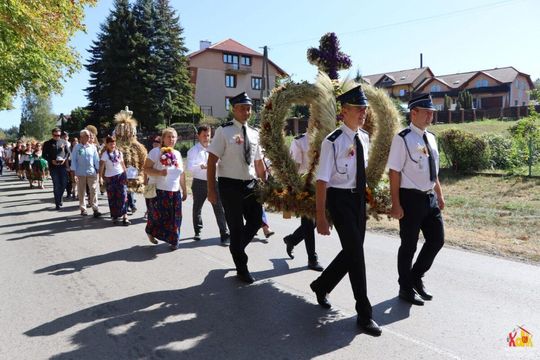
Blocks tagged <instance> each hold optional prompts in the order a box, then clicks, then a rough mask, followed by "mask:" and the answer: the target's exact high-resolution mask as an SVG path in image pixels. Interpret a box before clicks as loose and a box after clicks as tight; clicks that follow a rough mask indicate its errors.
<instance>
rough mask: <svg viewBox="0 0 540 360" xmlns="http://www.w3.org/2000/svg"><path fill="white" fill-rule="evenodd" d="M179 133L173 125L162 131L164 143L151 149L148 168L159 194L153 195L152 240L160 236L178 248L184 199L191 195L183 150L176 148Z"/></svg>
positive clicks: (149, 225)
mask: <svg viewBox="0 0 540 360" xmlns="http://www.w3.org/2000/svg"><path fill="white" fill-rule="evenodd" d="M177 139H178V135H177V133H176V130H174V129H173V128H166V129H165V130H163V132H162V134H161V145H162V147H156V148H154V149H152V150H151V151H150V152H149V153H148V157H147V158H146V161H145V163H144V172H145V174H147V175H149V184H154V185H155V186H156V197H154V198H152V199H150V201H149V207H148V220H147V222H146V234H147V236H148V239H149V240H150V242H151V243H153V244H157V241H156V239H158V240H162V241H165V242H167V243H169V244H170V247H171V250H176V249H177V247H178V241H179V240H180V225H181V224H182V201H184V200H186V199H187V191H186V178H185V174H184V166H183V163H182V156H181V155H180V152H178V151H177V150H174V145H175V144H176V140H177Z"/></svg>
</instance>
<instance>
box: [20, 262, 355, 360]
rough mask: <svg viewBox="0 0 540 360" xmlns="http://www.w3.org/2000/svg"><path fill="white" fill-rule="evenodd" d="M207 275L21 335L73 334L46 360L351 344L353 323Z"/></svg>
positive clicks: (300, 352) (260, 352)
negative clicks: (190, 283) (199, 281)
mask: <svg viewBox="0 0 540 360" xmlns="http://www.w3.org/2000/svg"><path fill="white" fill-rule="evenodd" d="M227 272H228V270H212V271H210V272H209V273H208V275H207V276H206V278H205V279H204V281H203V283H202V284H200V285H196V286H193V287H189V288H185V289H179V290H167V291H157V292H151V293H145V294H140V295H135V296H131V297H127V298H124V299H120V300H116V301H110V302H106V303H103V304H99V305H96V306H92V307H89V308H87V309H84V310H81V311H78V312H75V313H72V314H69V315H66V316H63V317H60V318H57V319H55V320H52V321H51V322H48V323H45V324H42V325H39V326H37V327H35V328H33V329H30V330H28V331H26V332H25V335H27V336H31V337H37V336H44V337H45V336H52V335H55V334H58V333H60V332H63V331H75V330H73V328H74V327H77V328H79V327H81V326H84V328H83V329H81V330H77V331H75V334H74V335H73V336H72V337H71V338H70V340H71V342H72V344H73V345H74V346H76V348H75V349H73V350H69V351H67V352H64V353H60V354H56V355H54V356H52V357H51V359H82V360H85V359H92V360H94V359H135V358H159V359H179V358H184V359H211V358H223V359H250V360H251V359H286V358H290V359H300V360H303V359H306V360H307V359H312V358H314V357H316V356H320V355H324V354H328V353H330V352H332V351H335V350H338V349H340V348H343V347H345V346H347V345H349V344H350V343H351V341H352V340H353V339H354V338H355V337H356V335H357V334H358V332H357V331H356V327H355V320H354V319H353V318H343V316H342V315H340V314H339V313H338V312H335V311H324V310H322V309H321V308H320V307H319V306H318V305H316V304H313V303H307V302H306V300H305V299H304V298H302V297H299V296H296V295H293V294H290V293H287V292H285V291H283V290H280V289H278V288H276V287H275V286H274V285H273V283H272V282H271V281H266V282H259V283H255V284H253V285H250V286H240V285H239V283H238V282H237V281H236V280H235V279H234V278H231V277H227V278H225V275H226V273H227Z"/></svg>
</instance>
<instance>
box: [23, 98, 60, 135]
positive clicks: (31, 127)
mask: <svg viewBox="0 0 540 360" xmlns="http://www.w3.org/2000/svg"><path fill="white" fill-rule="evenodd" d="M51 107H52V106H51V99H50V97H49V96H47V95H41V94H32V93H30V94H28V95H26V97H25V98H24V100H23V105H22V112H21V125H20V127H19V134H20V135H21V136H27V137H33V138H36V139H38V140H45V139H46V138H47V137H48V136H49V135H50V133H51V130H52V129H53V128H54V126H55V124H56V116H55V115H54V114H53V113H52V112H51Z"/></svg>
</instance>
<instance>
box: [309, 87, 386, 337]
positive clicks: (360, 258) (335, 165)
mask: <svg viewBox="0 0 540 360" xmlns="http://www.w3.org/2000/svg"><path fill="white" fill-rule="evenodd" d="M337 101H339V102H340V103H341V112H342V115H343V125H342V126H340V127H339V128H338V129H336V130H335V131H334V132H332V133H331V134H330V135H328V136H327V137H326V139H325V140H324V141H323V143H322V145H321V155H320V160H319V162H320V164H319V171H318V173H317V185H316V206H317V209H316V211H317V219H316V223H317V231H318V232H319V234H322V235H330V226H329V223H328V219H327V218H326V210H328V212H329V214H330V216H331V220H332V222H333V223H334V226H335V227H336V230H337V232H338V235H339V240H340V242H341V246H342V248H343V249H342V250H341V251H340V252H339V254H338V255H337V256H336V257H335V259H334V260H333V261H332V262H331V263H330V265H328V267H327V268H326V270H324V271H323V272H322V274H321V276H319V278H317V279H316V280H315V281H313V282H312V283H311V285H310V287H311V289H312V290H313V291H314V292H315V295H316V296H317V302H318V303H319V305H321V306H322V307H324V308H327V309H328V308H330V307H331V305H330V303H329V302H328V299H327V298H326V296H327V294H329V293H330V292H331V291H332V290H333V289H334V287H336V285H337V284H338V283H339V282H340V281H341V279H342V278H343V277H344V276H345V275H346V274H347V273H348V274H349V279H350V282H351V287H352V290H353V293H354V298H355V300H356V312H357V314H358V317H357V320H356V323H357V325H358V327H359V328H360V329H361V330H363V331H364V332H365V333H367V334H369V335H372V336H379V335H381V333H382V330H381V328H380V327H379V325H377V323H376V322H375V321H374V320H373V319H372V308H371V303H370V302H369V299H368V297H367V281H366V266H365V261H364V236H365V232H366V193H365V192H366V172H365V168H366V166H367V158H368V149H369V137H368V134H367V132H365V131H364V130H362V129H361V127H362V126H363V124H364V121H365V118H366V110H367V106H368V101H367V98H366V96H365V94H364V92H363V90H362V87H361V86H357V87H355V88H354V89H352V90H349V91H347V92H346V93H344V94H342V95H341V96H339V97H338V98H337Z"/></svg>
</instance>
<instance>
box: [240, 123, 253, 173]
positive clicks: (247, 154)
mask: <svg viewBox="0 0 540 360" xmlns="http://www.w3.org/2000/svg"><path fill="white" fill-rule="evenodd" d="M242 132H243V135H244V159H245V160H246V164H248V165H249V164H251V147H250V146H249V138H248V137H247V132H246V125H242Z"/></svg>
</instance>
